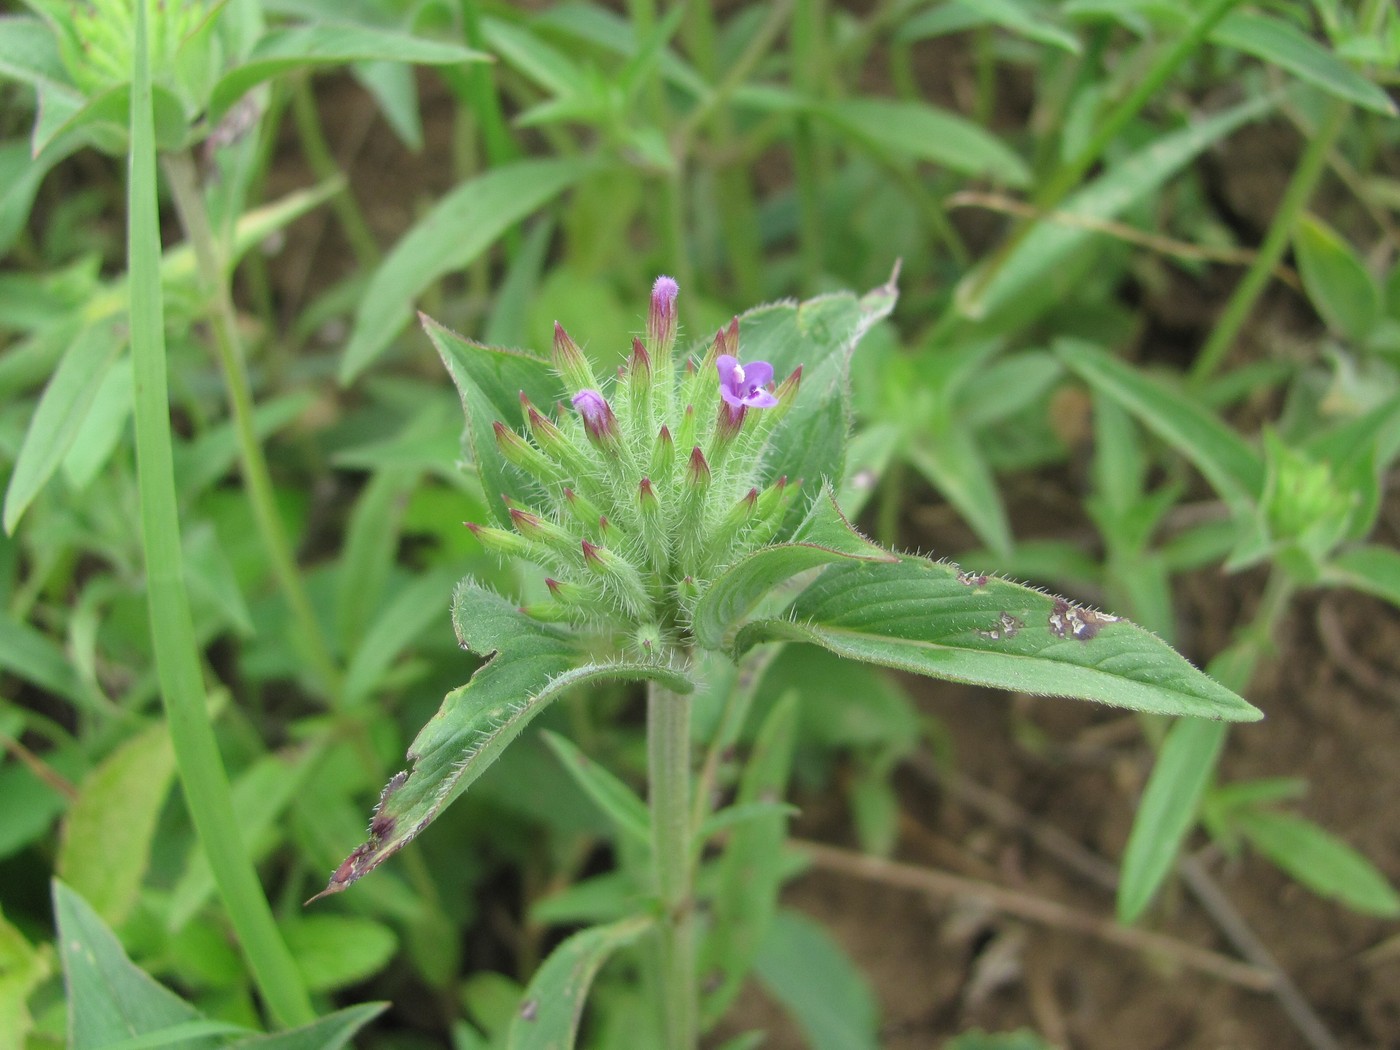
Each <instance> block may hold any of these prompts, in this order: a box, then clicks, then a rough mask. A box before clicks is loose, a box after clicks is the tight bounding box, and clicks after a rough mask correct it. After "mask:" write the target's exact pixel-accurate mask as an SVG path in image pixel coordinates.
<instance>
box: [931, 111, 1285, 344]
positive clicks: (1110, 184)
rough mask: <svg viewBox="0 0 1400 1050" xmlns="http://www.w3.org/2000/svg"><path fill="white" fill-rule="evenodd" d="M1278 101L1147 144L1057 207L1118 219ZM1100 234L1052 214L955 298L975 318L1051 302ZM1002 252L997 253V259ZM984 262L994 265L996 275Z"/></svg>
mask: <svg viewBox="0 0 1400 1050" xmlns="http://www.w3.org/2000/svg"><path fill="white" fill-rule="evenodd" d="M1272 108H1273V100H1272V99H1269V98H1259V99H1251V100H1249V101H1247V102H1242V103H1240V104H1239V105H1237V106H1234V107H1232V108H1231V109H1227V110H1225V111H1223V112H1221V113H1218V114H1216V115H1215V116H1213V117H1209V118H1207V119H1205V120H1202V121H1200V122H1193V123H1191V124H1188V125H1187V126H1186V127H1184V128H1182V129H1181V130H1180V131H1175V132H1172V133H1171V134H1168V135H1163V136H1162V137H1160V138H1158V139H1156V140H1155V141H1153V142H1150V143H1148V144H1147V145H1146V146H1144V147H1143V148H1141V149H1139V150H1138V151H1137V152H1135V153H1132V154H1129V155H1128V156H1126V157H1124V158H1123V159H1122V160H1120V161H1118V162H1117V163H1115V164H1114V165H1113V166H1112V167H1110V168H1109V169H1108V170H1107V171H1106V172H1105V173H1104V174H1103V175H1101V176H1099V177H1098V178H1097V179H1095V180H1094V181H1093V182H1091V183H1089V184H1088V185H1087V186H1085V187H1084V188H1083V189H1081V190H1080V191H1078V192H1077V193H1075V194H1073V195H1072V196H1070V197H1069V198H1068V199H1067V200H1065V202H1064V203H1063V204H1062V205H1061V206H1060V208H1059V209H1058V211H1060V212H1062V213H1063V214H1064V215H1065V216H1068V217H1073V218H1076V219H1093V220H1104V219H1114V218H1117V217H1118V216H1119V215H1121V214H1122V213H1123V212H1124V211H1126V210H1127V209H1128V208H1130V207H1132V206H1133V205H1134V204H1136V203H1138V202H1139V201H1141V200H1143V199H1145V198H1146V197H1147V196H1148V195H1149V194H1150V193H1152V192H1154V191H1155V190H1157V189H1158V188H1159V187H1161V186H1162V185H1163V184H1164V183H1165V182H1166V181H1167V180H1168V179H1170V178H1171V177H1172V176H1173V175H1175V174H1176V173H1177V172H1179V171H1180V170H1181V169H1182V168H1184V167H1185V166H1186V165H1187V164H1189V163H1190V162H1191V161H1192V160H1194V159H1195V158H1196V156H1197V155H1199V154H1200V153H1201V152H1202V151H1203V150H1205V149H1207V148H1208V147H1210V146H1211V145H1212V144H1213V143H1215V142H1217V141H1219V140H1220V139H1223V138H1225V137H1226V136H1227V135H1229V134H1230V133H1231V132H1232V131H1234V130H1235V129H1236V128H1238V127H1239V126H1240V125H1241V124H1245V123H1247V122H1249V121H1251V120H1256V119H1258V118H1259V117H1261V116H1263V115H1264V114H1265V113H1267V112H1268V111H1269V110H1270V109H1272ZM1097 236H1101V234H1096V233H1094V232H1093V231H1092V230H1089V229H1086V228H1085V227H1084V226H1083V225H1082V224H1080V223H1070V222H1055V221H1050V220H1046V221H1043V222H1041V223H1039V224H1038V225H1037V226H1036V228H1035V229H1033V230H1032V231H1031V232H1030V233H1029V234H1027V235H1026V236H1025V238H1024V239H1022V241H1021V242H1020V244H1019V245H1017V247H1016V248H1015V250H1014V251H1012V252H1011V254H1010V255H1009V256H1007V257H1006V259H1005V260H1004V261H1000V262H995V261H989V262H988V263H986V264H984V265H983V266H979V267H977V268H975V269H974V270H973V271H972V272H971V273H969V274H968V275H967V276H966V277H964V278H963V280H962V281H960V282H959V284H958V287H957V290H956V292H955V297H956V299H957V301H958V303H959V306H960V308H961V310H962V311H963V313H964V314H966V315H967V316H968V317H970V318H973V319H981V318H986V317H992V316H994V315H996V314H999V313H1001V312H1002V311H1004V310H1007V311H1010V310H1023V309H1025V307H1026V303H1027V302H1033V303H1036V304H1040V303H1043V304H1046V305H1048V304H1049V303H1052V302H1054V301H1055V299H1056V298H1057V297H1059V296H1062V295H1063V294H1064V293H1065V292H1066V291H1067V290H1068V289H1066V288H1065V287H1064V286H1063V281H1062V279H1061V278H1060V274H1063V273H1069V272H1070V268H1067V267H1066V265H1065V264H1066V261H1067V260H1068V259H1069V258H1070V256H1071V255H1073V254H1074V253H1075V252H1076V251H1078V250H1079V249H1080V248H1082V247H1084V246H1085V245H1086V244H1088V243H1089V241H1090V240H1091V239H1092V238H1094V237H1097ZM995 258H996V257H995V256H993V257H992V259H993V260H995ZM985 266H994V267H995V270H994V272H993V273H992V276H991V277H990V279H988V278H987V276H986V273H985V271H984V267H985Z"/></svg>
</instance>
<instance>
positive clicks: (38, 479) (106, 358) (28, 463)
mask: <svg viewBox="0 0 1400 1050" xmlns="http://www.w3.org/2000/svg"><path fill="white" fill-rule="evenodd" d="M125 344H126V326H125V324H123V323H120V322H119V320H117V319H112V320H108V321H101V322H98V323H96V324H92V325H89V326H88V327H86V328H84V329H83V330H82V331H81V332H79V333H78V335H77V337H76V338H75V339H74V340H73V342H72V344H70V345H69V347H68V350H67V351H66V352H65V353H64V355H63V360H62V361H61V362H59V365H58V368H57V369H56V370H55V371H54V374H53V377H52V378H51V379H50V380H49V383H48V386H46V387H45V388H44V394H43V396H42V397H41V398H40V399H39V404H38V406H37V407H36V408H35V409H34V418H33V419H31V420H30V422H29V429H28V431H26V432H25V435H24V444H23V445H21V446H20V450H19V456H18V458H17V459H16V460H15V469H14V473H13V474H12V475H11V476H10V484H9V487H8V488H6V490H5V531H6V532H7V533H8V534H10V535H11V536H13V535H14V532H15V526H16V525H17V524H19V519H20V516H21V515H23V514H24V512H25V510H26V509H27V508H28V506H29V504H30V503H31V502H32V501H33V499H34V497H35V496H37V495H38V494H39V490H40V489H42V488H43V487H44V485H46V484H47V483H48V480H49V478H50V477H52V476H53V472H54V471H55V470H57V469H58V466H59V464H60V463H62V462H63V457H64V455H65V454H66V453H67V452H68V449H69V448H70V447H71V446H72V444H73V439H74V438H75V437H77V435H78V431H79V430H81V429H82V426H83V421H84V420H85V419H86V418H87V413H88V409H89V408H90V407H91V405H92V402H93V399H94V398H95V397H96V396H97V391H98V389H99V387H100V386H101V382H102V377H103V376H105V375H106V373H107V370H108V369H110V368H111V367H112V364H113V362H115V361H116V359H117V355H118V354H119V353H120V352H121V348H122V347H123V346H124V345H125Z"/></svg>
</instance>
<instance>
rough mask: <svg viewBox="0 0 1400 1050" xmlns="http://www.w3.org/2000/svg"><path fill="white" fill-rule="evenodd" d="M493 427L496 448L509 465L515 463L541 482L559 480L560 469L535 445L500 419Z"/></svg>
mask: <svg viewBox="0 0 1400 1050" xmlns="http://www.w3.org/2000/svg"><path fill="white" fill-rule="evenodd" d="M491 427H492V429H493V430H494V431H495V433H496V447H497V448H499V449H500V450H501V455H502V456H504V457H505V459H506V461H507V462H508V463H514V464H515V465H516V466H517V467H519V468H520V469H521V470H524V471H526V472H528V473H530V474H533V475H534V476H535V477H536V478H538V479H539V480H540V481H544V482H548V481H553V480H555V479H557V478H558V476H559V470H558V468H557V467H556V466H555V465H554V464H553V463H551V462H550V460H549V458H548V457H547V456H545V454H544V453H542V452H541V451H540V450H539V449H537V448H535V446H534V445H532V444H530V443H529V442H528V441H526V440H525V439H524V438H523V437H521V436H520V435H519V434H517V433H516V432H515V431H514V430H512V429H511V428H510V427H508V426H506V425H505V424H504V423H502V422H501V421H500V420H499V419H498V420H496V421H495V422H494V423H492V424H491Z"/></svg>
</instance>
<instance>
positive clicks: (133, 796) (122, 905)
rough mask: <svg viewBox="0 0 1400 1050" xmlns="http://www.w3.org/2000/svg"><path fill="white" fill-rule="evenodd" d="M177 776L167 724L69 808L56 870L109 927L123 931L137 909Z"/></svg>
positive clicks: (123, 750)
mask: <svg viewBox="0 0 1400 1050" xmlns="http://www.w3.org/2000/svg"><path fill="white" fill-rule="evenodd" d="M174 776H175V753H174V751H172V750H171V747H170V734H169V732H168V731H167V730H166V727H165V724H164V723H161V724H159V725H155V726H152V727H151V728H150V729H147V730H146V731H145V732H142V733H140V734H138V735H137V736H134V737H131V738H130V739H129V740H127V741H126V742H125V743H123V744H122V745H121V746H120V747H118V748H117V749H116V750H115V751H113V752H112V754H110V755H109V756H107V758H106V759H105V760H104V761H103V762H102V763H101V764H100V765H98V766H97V767H96V768H95V769H93V771H92V772H91V773H89V774H88V776H87V777H86V778H85V779H84V780H83V782H82V784H81V785H80V786H79V789H78V798H77V800H76V801H75V802H74V803H73V804H72V805H71V806H70V807H69V810H68V817H67V819H66V820H65V821H64V827H63V841H62V844H61V845H60V847H59V854H58V863H57V865H56V870H57V872H58V874H59V877H61V878H62V879H64V881H65V882H67V883H68V884H69V885H70V886H71V887H72V888H73V891H74V892H75V893H79V894H81V895H82V896H83V897H84V899H86V900H87V901H88V902H89V904H90V905H91V907H92V908H93V910H94V911H96V912H97V913H98V914H99V915H101V916H102V917H103V919H104V920H105V921H107V922H110V923H113V924H120V923H122V922H123V921H125V919H126V917H127V915H128V914H129V913H130V911H131V908H132V906H133V905H134V904H135V903H136V897H137V894H138V893H139V892H140V889H141V880H142V878H143V877H144V876H145V874H146V868H147V865H148V864H149V862H150V851H151V841H152V839H153V838H154V837H155V831H156V821H157V820H158V819H159V817H160V810H161V806H162V805H163V804H164V802H165V796H166V795H167V794H168V793H169V791H170V785H171V782H172V780H173V779H174Z"/></svg>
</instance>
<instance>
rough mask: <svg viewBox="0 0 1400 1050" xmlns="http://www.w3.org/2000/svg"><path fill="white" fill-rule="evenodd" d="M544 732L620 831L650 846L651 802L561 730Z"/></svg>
mask: <svg viewBox="0 0 1400 1050" xmlns="http://www.w3.org/2000/svg"><path fill="white" fill-rule="evenodd" d="M540 735H541V736H542V737H543V738H544V742H545V743H546V744H547V745H549V749H550V750H551V751H553V752H554V756H555V757H556V758H557V759H559V764H560V765H562V766H563V767H564V769H565V770H567V771H568V774H569V776H571V777H573V778H574V782H575V783H577V784H578V786H579V787H581V788H583V791H584V794H586V795H587V796H588V797H589V798H591V799H592V800H593V801H594V803H595V804H596V805H597V806H598V808H599V809H601V810H602V811H603V813H604V814H605V815H606V816H607V817H608V819H610V820H611V821H612V822H613V824H614V826H615V827H616V828H617V829H618V831H620V832H622V834H624V835H628V836H631V838H632V839H633V841H635V842H636V843H638V844H639V845H641V846H644V847H649V846H650V845H651V818H650V816H649V815H648V813H647V804H646V803H645V802H643V801H642V800H641V799H640V798H639V797H638V796H637V793H636V792H635V791H633V790H632V789H631V788H630V787H628V786H627V785H626V784H624V783H623V782H622V781H621V780H619V779H618V778H617V777H615V776H614V775H613V774H612V773H610V772H608V771H607V770H606V769H604V768H603V767H602V766H600V765H598V763H596V762H594V761H593V760H592V759H590V758H589V757H588V756H587V755H585V754H584V753H583V752H582V751H580V750H579V749H578V748H577V747H575V746H574V745H573V743H571V742H570V741H568V740H566V739H564V738H563V737H562V736H560V735H559V734H558V733H551V732H550V731H549V730H548V729H545V730H541V731H540Z"/></svg>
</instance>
